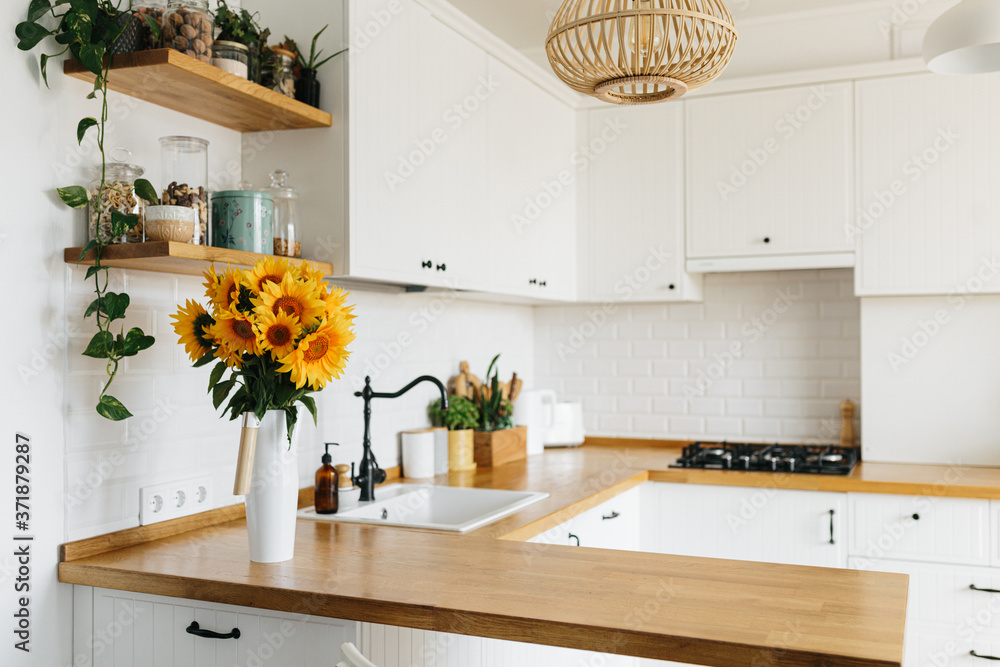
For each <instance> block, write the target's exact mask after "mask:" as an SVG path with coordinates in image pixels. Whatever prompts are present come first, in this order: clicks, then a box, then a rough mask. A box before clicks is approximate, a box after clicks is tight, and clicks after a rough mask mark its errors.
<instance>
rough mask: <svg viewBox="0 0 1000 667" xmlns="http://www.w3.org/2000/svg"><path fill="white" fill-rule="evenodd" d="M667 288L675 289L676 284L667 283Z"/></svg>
mask: <svg viewBox="0 0 1000 667" xmlns="http://www.w3.org/2000/svg"><path fill="white" fill-rule="evenodd" d="M667 289H670V290H675V289H677V285H675V284H673V283H670V284H669V285H667Z"/></svg>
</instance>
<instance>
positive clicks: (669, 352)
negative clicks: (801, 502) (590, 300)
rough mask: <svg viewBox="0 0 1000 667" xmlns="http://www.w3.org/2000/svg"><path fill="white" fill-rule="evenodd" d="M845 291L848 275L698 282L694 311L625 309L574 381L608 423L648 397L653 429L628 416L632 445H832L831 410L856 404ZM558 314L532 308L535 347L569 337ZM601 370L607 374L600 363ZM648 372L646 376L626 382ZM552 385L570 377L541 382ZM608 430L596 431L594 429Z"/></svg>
mask: <svg viewBox="0 0 1000 667" xmlns="http://www.w3.org/2000/svg"><path fill="white" fill-rule="evenodd" d="M853 289H854V288H853V273H852V272H851V271H850V270H835V271H797V272H763V273H734V274H719V275H708V276H706V278H705V302H704V303H700V304H670V305H666V306H663V305H623V306H622V307H621V308H620V309H619V311H617V312H616V313H615V316H614V322H615V323H616V328H615V330H614V334H615V338H614V339H611V338H608V339H603V340H602V344H603V347H602V348H599V349H598V350H597V353H598V354H597V357H596V358H595V359H594V360H592V362H588V363H585V364H584V368H583V372H584V377H596V378H597V379H598V380H599V382H598V390H599V395H600V396H602V398H603V400H602V401H601V402H598V403H595V402H588V405H589V406H590V408H596V407H597V406H601V405H603V406H605V407H606V408H607V412H605V413H602V414H607V415H615V414H617V413H624V412H625V411H624V410H623V408H622V405H621V403H620V399H623V398H624V399H626V402H628V400H629V399H631V398H632V397H635V396H639V397H643V398H645V397H652V398H653V402H652V410H653V415H654V418H646V417H644V416H638V415H635V416H633V418H632V423H631V427H632V433H631V435H633V436H634V437H649V438H667V439H670V438H681V439H683V438H687V437H697V438H712V439H724V438H734V437H745V438H750V439H755V440H757V441H780V442H799V441H803V440H807V439H808V440H814V439H820V440H823V441H827V442H835V441H836V440H837V438H838V433H839V431H838V430H837V429H830V428H829V427H827V426H825V424H826V421H827V420H830V419H836V418H837V417H838V416H839V409H840V408H839V406H840V401H841V400H843V399H844V398H847V397H850V398H851V399H852V400H854V401H855V402H857V401H858V399H859V394H860V382H859V379H858V376H859V374H860V360H859V357H860V342H859V341H860V325H859V320H858V311H859V307H858V302H857V299H855V298H854V296H853V294H854V291H853ZM558 310H567V309H565V308H558V307H553V308H548V307H546V308H541V309H538V314H537V316H536V322H535V327H536V341H541V340H543V339H545V338H544V337H543V336H542V335H539V334H538V333H537V332H538V331H539V330H545V331H546V336H549V337H550V338H551V339H553V340H559V339H561V338H565V337H566V336H568V335H569V327H567V326H566V325H565V323H564V324H562V325H559V324H553V322H555V318H554V317H553V316H551V315H549V314H548V311H558ZM577 319H578V318H577ZM570 321H572V320H570ZM629 322H631V323H629ZM647 323H652V338H649V337H648V336H647V328H646V326H645V325H646V324H647ZM637 324H639V325H641V326H635V325H637ZM615 342H617V343H630V344H631V350H630V353H629V356H628V357H627V358H626V357H622V356H617V355H618V354H619V353H620V352H621V351H622V347H621V346H618V345H613V344H612V343H615ZM734 343H739V344H740V346H739V347H738V348H736V352H735V353H734V351H733V350H734V348H733V344H734ZM604 352H608V353H615V355H614V356H609V357H606V356H605V355H604ZM536 356H537V362H536V363H540V362H541V361H543V360H544V359H546V358H548V357H549V355H548V352H547V349H546V348H545V347H544V346H543V345H541V344H538V343H536ZM609 360H610V361H614V366H611V365H610V364H602V363H601V361H609ZM646 362H652V374H651V375H642V376H640V377H636V376H635V370H636V369H642V370H645V369H646V368H647V366H646V365H645V363H646ZM560 377H561V378H563V379H569V378H570V376H568V375H567V376H561V375H560V374H558V373H556V374H554V376H553V377H552V378H551V379H552V380H557V379H559V378H560ZM583 398H584V400H585V401H586V400H587V397H586V396H583ZM610 398H616V399H619V400H616V401H614V402H612V401H610V400H608V399H610ZM720 406H721V407H720ZM590 408H588V409H590ZM630 414H631V413H630ZM662 418H666V425H665V426H664V424H663V422H662ZM611 423H612V422H610V421H606V420H605V421H602V420H601V419H598V420H596V426H597V427H598V428H599V429H603V424H611ZM786 423H787V425H786ZM614 426H615V429H618V428H620V427H621V426H622V425H621V424H620V423H615V424H614ZM664 429H665V430H664ZM615 432H617V430H616V431H615ZM595 435H613V433H612V432H611V431H607V432H605V431H604V430H600V431H598V432H597V433H595Z"/></svg>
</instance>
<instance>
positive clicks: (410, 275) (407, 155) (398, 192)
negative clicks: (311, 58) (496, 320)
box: [350, 0, 492, 288]
mask: <svg viewBox="0 0 1000 667" xmlns="http://www.w3.org/2000/svg"><path fill="white" fill-rule="evenodd" d="M352 10H353V14H352V19H351V23H352V26H354V28H355V30H353V31H352V33H351V34H352V35H354V34H356V33H357V31H358V30H362V29H363V28H364V26H365V25H366V23H369V22H371V21H373V20H374V19H372V18H371V17H377V16H382V15H384V16H387V17H389V20H385V21H383V22H382V23H377V24H373V25H379V26H380V28H379V31H378V35H376V36H374V37H372V38H371V41H370V43H366V45H365V47H364V48H360V47H358V48H352V50H351V64H352V68H351V99H350V106H351V114H350V136H351V148H350V163H351V172H350V178H351V184H352V187H351V193H352V199H351V227H350V232H351V233H350V244H351V255H350V256H351V266H350V271H351V274H352V275H355V276H359V277H371V278H375V279H387V280H399V281H402V282H416V283H420V284H427V285H443V286H454V287H459V288H476V287H482V286H485V285H486V284H487V282H488V276H486V275H483V272H482V269H481V267H480V262H479V259H478V257H477V254H478V252H477V251H479V250H481V249H482V240H481V239H482V236H481V235H480V234H481V230H482V227H483V225H484V224H485V223H486V215H487V207H486V198H487V168H488V156H487V128H488V117H489V112H488V104H489V99H490V96H491V95H492V88H491V85H490V82H489V80H488V77H487V68H486V53H485V52H484V51H483V50H482V49H480V48H479V47H477V46H476V45H475V44H473V43H471V42H470V41H468V40H467V39H465V38H464V37H462V36H460V35H459V34H458V33H456V32H455V31H453V30H452V29H450V28H448V27H447V26H445V25H443V24H442V23H441V22H440V21H438V20H437V19H435V18H434V17H433V16H431V15H430V14H429V13H428V12H427V11H426V10H425V9H423V8H422V7H420V6H419V5H417V4H415V3H413V2H409V1H407V2H402V3H398V2H387V1H386V0H358V1H357V2H354V3H352ZM383 24H384V25H383ZM362 34H364V33H362Z"/></svg>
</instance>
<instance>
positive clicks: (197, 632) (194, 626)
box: [184, 621, 240, 639]
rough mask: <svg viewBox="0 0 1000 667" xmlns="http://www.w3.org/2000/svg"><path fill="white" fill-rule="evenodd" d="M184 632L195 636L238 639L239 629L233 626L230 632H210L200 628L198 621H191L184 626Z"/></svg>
mask: <svg viewBox="0 0 1000 667" xmlns="http://www.w3.org/2000/svg"><path fill="white" fill-rule="evenodd" d="M184 632H186V633H188V634H189V635H194V636H195V637H204V638H205V639H239V638H240V629H239V628H233V631H232V632H227V633H226V634H221V633H219V632H212V631H211V630H202V629H201V626H200V625H198V621H191V625H189V626H187V628H185V630H184Z"/></svg>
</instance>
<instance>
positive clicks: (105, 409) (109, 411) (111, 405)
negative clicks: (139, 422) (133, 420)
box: [97, 394, 132, 422]
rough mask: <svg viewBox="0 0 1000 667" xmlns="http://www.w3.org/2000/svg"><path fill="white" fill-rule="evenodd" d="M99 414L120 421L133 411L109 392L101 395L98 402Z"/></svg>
mask: <svg viewBox="0 0 1000 667" xmlns="http://www.w3.org/2000/svg"><path fill="white" fill-rule="evenodd" d="M97 414H99V415H101V416H102V417H104V418H105V419H110V420H111V421H114V422H120V421H122V420H124V419H128V418H129V417H131V416H132V413H131V412H129V411H128V409H127V408H126V407H125V406H124V405H122V402H121V401H119V400H118V399H117V398H115V397H114V396H108V395H107V394H105V395H104V396H101V400H100V402H99V403H98V404H97Z"/></svg>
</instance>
